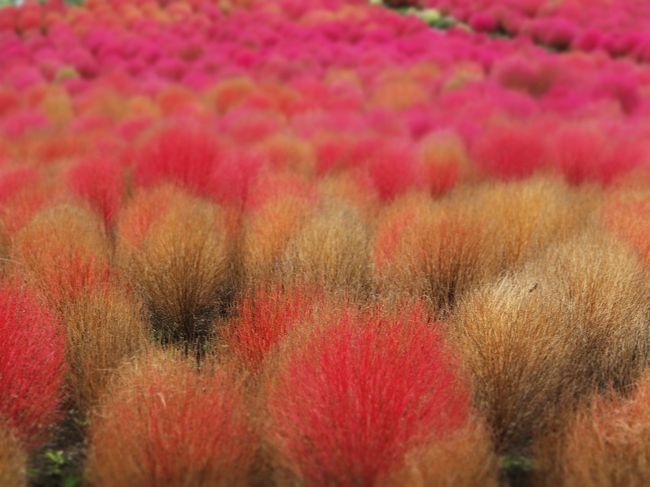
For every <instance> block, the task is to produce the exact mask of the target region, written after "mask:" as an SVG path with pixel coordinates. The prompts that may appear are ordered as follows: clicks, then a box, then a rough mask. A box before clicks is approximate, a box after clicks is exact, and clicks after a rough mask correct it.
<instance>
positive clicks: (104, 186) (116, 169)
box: [68, 160, 124, 228]
mask: <svg viewBox="0 0 650 487" xmlns="http://www.w3.org/2000/svg"><path fill="white" fill-rule="evenodd" d="M68 187H69V188H70V191H72V193H74V194H75V195H76V196H78V197H79V198H81V199H83V200H85V201H86V202H88V204H89V205H90V206H91V207H92V209H93V210H95V211H96V212H97V213H99V214H100V215H101V217H102V218H103V219H104V224H105V226H106V228H110V227H111V226H112V224H113V221H114V220H115V216H116V215H117V212H118V210H119V208H120V205H121V204H122V198H123V194H124V179H123V178H122V169H121V167H120V166H119V165H117V164H115V163H113V162H110V161H108V160H98V161H94V160H89V161H82V162H80V163H79V164H77V165H76V166H74V167H73V168H72V169H71V170H70V172H69V173H68Z"/></svg>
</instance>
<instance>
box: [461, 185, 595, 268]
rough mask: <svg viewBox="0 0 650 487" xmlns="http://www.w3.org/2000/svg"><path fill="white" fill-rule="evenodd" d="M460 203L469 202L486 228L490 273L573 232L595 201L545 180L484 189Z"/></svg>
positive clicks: (508, 266)
mask: <svg viewBox="0 0 650 487" xmlns="http://www.w3.org/2000/svg"><path fill="white" fill-rule="evenodd" d="M460 197H461V198H471V199H473V200H474V204H475V205H476V207H477V211H478V213H479V215H480V218H481V220H483V221H485V222H487V225H488V231H487V238H486V240H485V241H484V245H485V250H484V251H485V252H486V254H490V253H492V254H494V256H493V259H495V260H496V261H497V262H498V265H497V267H496V271H497V272H500V271H503V270H507V269H510V268H512V267H514V266H516V265H519V264H521V263H523V262H524V261H525V260H527V259H530V258H531V257H536V256H537V255H538V253H539V252H540V251H543V250H544V248H545V247H546V246H548V245H549V244H551V243H553V242H555V241H561V240H564V239H566V238H568V237H570V236H571V235H573V234H574V233H576V232H578V231H579V230H580V229H581V228H582V226H583V225H584V224H585V222H586V221H588V220H589V217H590V215H591V214H592V213H593V212H594V209H595V207H596V202H597V198H596V197H595V196H594V195H591V194H590V193H589V192H588V191H585V190H583V191H578V190H575V189H573V188H571V187H570V186H568V185H567V184H566V183H564V182H562V181H560V180H556V179H550V178H548V177H535V178H531V179H528V180H526V181H521V182H513V183H495V184H485V185H483V186H480V187H475V188H473V189H472V190H471V191H470V192H469V193H467V194H463V195H460Z"/></svg>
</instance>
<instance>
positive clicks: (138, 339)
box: [63, 288, 150, 411]
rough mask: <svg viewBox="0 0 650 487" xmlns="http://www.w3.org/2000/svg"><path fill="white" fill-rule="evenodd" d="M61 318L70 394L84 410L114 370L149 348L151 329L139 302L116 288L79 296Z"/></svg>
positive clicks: (92, 402) (98, 393)
mask: <svg viewBox="0 0 650 487" xmlns="http://www.w3.org/2000/svg"><path fill="white" fill-rule="evenodd" d="M63 321H64V323H65V328H66V336H67V349H68V362H69V363H70V371H69V374H68V380H69V384H70V396H71V398H72V399H73V400H74V402H75V404H76V405H77V407H78V408H80V409H81V410H83V411H86V410H88V409H89V408H90V407H92V406H93V405H94V404H95V403H96V401H97V400H98V399H99V397H100V395H101V394H102V393H103V392H104V391H105V389H106V386H107V384H108V382H109V379H110V377H111V375H112V374H113V373H114V371H115V369H117V368H118V367H119V365H120V364H121V363H122V362H123V361H124V360H126V359H130V358H132V357H134V356H135V355H137V354H138V353H140V352H142V351H143V350H146V349H147V348H148V345H149V343H150V340H149V335H150V332H149V329H148V327H147V325H146V323H145V321H144V313H143V310H142V307H141V306H140V304H139V303H138V302H137V301H136V300H135V299H134V298H133V297H132V296H130V295H129V293H128V292H126V291H124V290H120V289H117V288H112V289H100V290H94V291H90V292H89V293H88V294H86V295H84V296H81V297H79V298H78V299H77V300H75V302H74V303H73V304H72V305H70V306H68V307H67V309H66V311H65V313H64V314H63Z"/></svg>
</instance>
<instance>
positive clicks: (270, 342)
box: [226, 286, 319, 370]
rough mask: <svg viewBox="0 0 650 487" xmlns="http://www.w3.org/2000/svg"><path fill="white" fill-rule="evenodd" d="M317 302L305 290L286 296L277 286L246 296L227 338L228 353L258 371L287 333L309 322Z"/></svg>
mask: <svg viewBox="0 0 650 487" xmlns="http://www.w3.org/2000/svg"><path fill="white" fill-rule="evenodd" d="M318 299H319V298H318V295H317V294H315V293H312V292H308V291H306V290H304V289H294V290H292V291H288V292H287V291H283V290H282V289H281V288H280V287H277V286H276V287H273V288H272V289H270V290H267V289H261V290H258V291H256V292H251V293H249V294H247V295H246V296H245V297H244V299H243V301H242V304H241V308H240V314H239V317H238V318H237V320H236V321H235V323H234V324H233V329H232V331H229V332H228V335H227V337H226V340H227V342H228V344H229V346H230V348H231V350H232V351H233V352H234V354H235V355H236V356H237V357H239V358H240V359H242V360H243V361H244V362H245V363H246V364H247V365H248V366H249V367H250V368H251V369H253V370H257V369H259V367H260V365H261V364H262V362H263V361H264V359H265V358H266V356H267V354H268V353H269V351H270V350H271V349H272V348H273V347H274V346H275V345H276V344H277V343H278V342H279V341H280V340H281V339H282V337H283V336H284V335H285V334H286V333H287V331H288V330H289V329H290V328H291V327H292V326H293V325H296V324H298V323H299V322H300V321H302V320H305V319H308V318H309V316H310V314H311V312H312V310H313V308H314V305H315V303H316V301H317V300H318Z"/></svg>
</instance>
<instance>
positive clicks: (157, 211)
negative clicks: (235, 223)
mask: <svg viewBox="0 0 650 487" xmlns="http://www.w3.org/2000/svg"><path fill="white" fill-rule="evenodd" d="M231 232H232V229H231V228H229V226H228V219H227V218H226V216H225V214H224V212H223V211H222V210H221V209H220V208H219V207H217V206H215V205H212V204H210V203H208V202H205V201H203V200H200V199H198V198H195V197H192V196H189V195H188V194H186V193H185V192H183V191H182V190H180V189H178V188H175V187H172V186H161V187H158V188H155V189H152V190H148V191H142V192H140V193H139V194H137V195H136V196H135V197H134V198H133V200H132V201H131V203H130V204H129V205H128V206H127V207H126V208H125V210H124V211H123V212H122V214H121V215H120V217H119V221H118V231H117V258H118V263H119V265H120V267H121V269H122V270H123V272H124V273H125V274H126V275H127V276H128V277H129V279H130V281H131V282H132V284H133V285H134V287H135V289H136V290H137V291H138V292H139V293H140V295H141V297H142V299H143V301H144V303H145V304H146V305H147V307H148V309H149V312H150V315H151V321H152V323H153V325H154V328H155V329H156V331H157V332H158V333H159V334H160V337H161V338H162V339H163V340H164V341H177V340H185V341H186V343H193V342H195V341H196V340H199V339H202V338H204V337H205V335H206V334H208V333H209V331H210V323H211V318H212V315H213V314H214V313H215V312H216V311H217V310H218V308H219V307H220V306H221V305H222V304H223V299H224V297H225V296H226V293H227V292H228V291H229V286H230V283H231V276H232V268H231V259H230V255H231V248H230V244H231V241H232V238H230V236H231V235H232V233H231Z"/></svg>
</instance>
